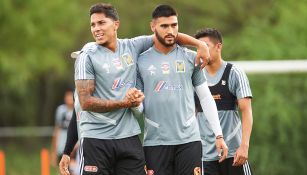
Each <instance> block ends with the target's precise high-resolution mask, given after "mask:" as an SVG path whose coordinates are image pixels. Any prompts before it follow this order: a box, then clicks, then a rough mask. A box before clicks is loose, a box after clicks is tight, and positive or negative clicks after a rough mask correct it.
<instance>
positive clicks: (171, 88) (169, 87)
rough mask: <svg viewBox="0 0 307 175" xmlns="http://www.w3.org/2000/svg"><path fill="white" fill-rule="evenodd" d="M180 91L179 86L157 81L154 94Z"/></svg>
mask: <svg viewBox="0 0 307 175" xmlns="http://www.w3.org/2000/svg"><path fill="white" fill-rule="evenodd" d="M182 89H183V87H182V85H181V84H172V83H169V82H166V81H159V83H158V84H157V85H156V88H155V92H160V91H162V90H167V91H177V90H182Z"/></svg>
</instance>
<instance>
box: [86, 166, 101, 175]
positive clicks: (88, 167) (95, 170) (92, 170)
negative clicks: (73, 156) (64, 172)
mask: <svg viewBox="0 0 307 175" xmlns="http://www.w3.org/2000/svg"><path fill="white" fill-rule="evenodd" d="M84 171H86V172H93V173H96V172H97V171H98V167H97V166H90V165H86V166H85V167H84Z"/></svg>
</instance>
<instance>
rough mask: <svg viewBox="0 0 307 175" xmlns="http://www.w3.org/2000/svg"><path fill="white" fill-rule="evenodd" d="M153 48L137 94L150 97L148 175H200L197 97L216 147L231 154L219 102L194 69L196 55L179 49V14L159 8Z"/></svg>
mask: <svg viewBox="0 0 307 175" xmlns="http://www.w3.org/2000/svg"><path fill="white" fill-rule="evenodd" d="M151 30H152V31H153V32H154V34H155V39H154V40H155V42H154V45H153V46H152V47H151V48H150V49H148V50H147V51H145V52H144V53H142V54H141V55H140V57H139V59H138V62H137V68H138V77H137V86H136V87H137V88H139V89H140V90H142V92H143V93H144V94H145V97H146V98H145V100H144V114H145V115H144V116H145V118H144V121H145V129H144V132H145V133H144V153H145V160H146V166H147V175H152V174H158V175H192V174H199V173H200V166H201V147H202V145H201V138H200V133H199V128H198V123H197V120H196V117H195V106H194V95H193V93H194V91H193V88H195V90H196V92H197V93H198V96H199V99H200V102H201V105H202V107H204V109H205V110H204V113H205V114H206V117H207V119H208V121H209V122H210V124H211V125H210V126H211V127H212V129H213V131H214V134H215V138H216V146H217V149H218V151H219V152H221V151H222V150H223V155H222V156H221V158H220V161H223V160H224V159H225V158H226V156H227V153H228V148H227V145H226V144H225V142H224V139H223V135H222V130H221V127H220V123H219V120H218V114H217V109H216V105H215V102H214V100H213V98H212V96H211V93H210V91H209V88H208V86H207V83H206V79H205V77H204V75H203V74H202V71H201V70H200V69H199V67H195V66H194V63H195V58H196V53H195V52H193V51H191V50H189V49H186V48H183V47H181V46H179V45H177V44H176V39H177V35H178V20H177V13H176V11H175V10H174V9H173V8H172V7H170V6H168V5H160V6H158V7H156V9H155V10H154V11H153V13H152V21H151Z"/></svg>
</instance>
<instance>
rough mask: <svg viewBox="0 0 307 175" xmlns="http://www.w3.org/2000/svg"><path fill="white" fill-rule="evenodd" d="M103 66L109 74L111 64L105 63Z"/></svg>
mask: <svg viewBox="0 0 307 175" xmlns="http://www.w3.org/2000/svg"><path fill="white" fill-rule="evenodd" d="M102 68H103V69H104V70H105V71H106V73H107V74H109V73H110V65H109V64H107V63H104V64H103V65H102Z"/></svg>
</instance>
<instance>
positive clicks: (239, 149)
mask: <svg viewBox="0 0 307 175" xmlns="http://www.w3.org/2000/svg"><path fill="white" fill-rule="evenodd" d="M195 38H197V39H199V40H201V41H204V42H206V43H207V45H208V47H209V49H210V55H211V60H210V62H209V64H208V65H207V66H206V67H205V69H204V72H205V75H206V77H207V80H208V85H209V89H210V91H211V93H212V96H213V98H214V99H215V102H216V104H217V109H218V114H219V120H220V123H221V126H222V130H223V134H224V138H225V141H226V144H227V145H228V147H229V153H228V156H227V159H226V160H225V161H223V162H218V159H219V156H218V153H217V151H216V149H215V144H214V134H213V131H212V129H211V126H210V125H209V123H208V121H207V119H206V118H205V117H203V115H206V114H205V113H203V112H202V107H201V106H200V105H199V100H198V99H196V100H195V101H196V106H197V107H196V108H197V109H198V111H199V112H200V113H199V114H198V117H197V118H198V121H199V123H205V124H206V125H202V124H200V125H199V126H200V132H201V137H202V140H203V156H202V159H203V173H204V174H206V175H251V174H252V171H251V169H250V166H249V163H248V161H247V159H248V149H249V141H250V135H251V131H252V124H253V117H252V107H251V99H252V92H251V89H250V86H249V81H248V78H247V76H246V74H245V72H244V71H243V70H241V69H240V68H238V67H237V66H235V65H233V64H231V63H228V62H226V61H224V60H223V59H222V46H223V39H222V35H221V33H220V32H219V31H218V30H216V29H213V28H206V29H203V30H200V31H198V32H197V33H196V35H195ZM239 111H240V112H241V114H242V126H241V120H240V116H239Z"/></svg>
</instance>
